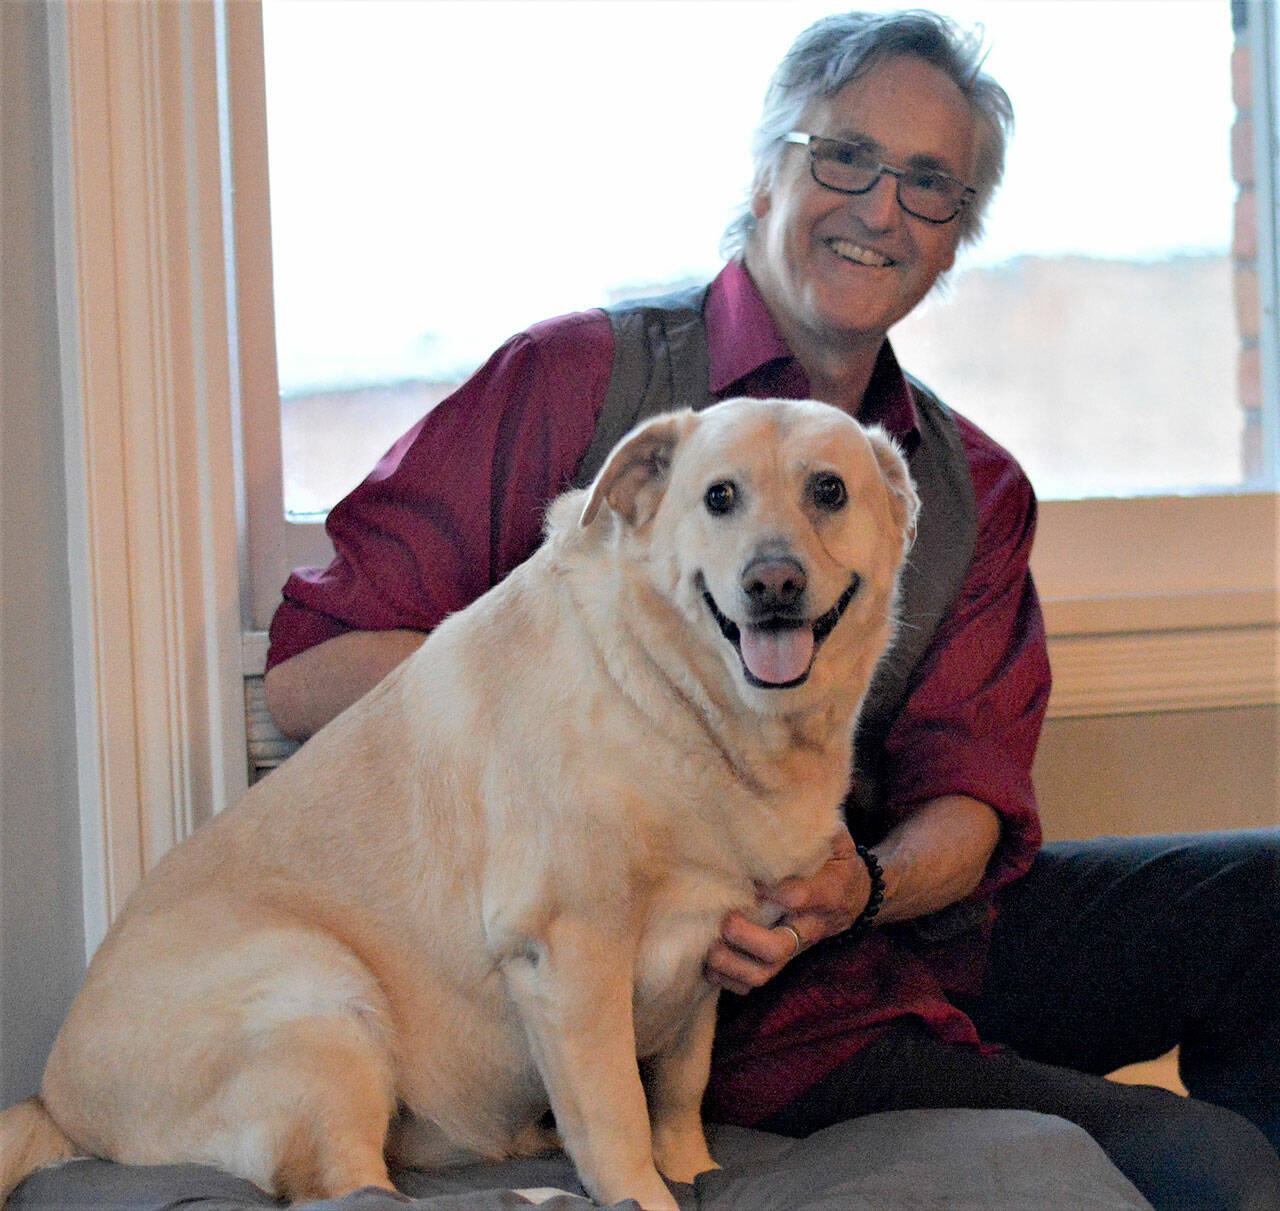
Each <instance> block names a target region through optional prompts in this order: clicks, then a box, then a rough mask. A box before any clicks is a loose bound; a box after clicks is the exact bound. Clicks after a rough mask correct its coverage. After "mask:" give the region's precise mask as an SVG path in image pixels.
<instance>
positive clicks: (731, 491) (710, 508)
mask: <svg viewBox="0 0 1280 1211" xmlns="http://www.w3.org/2000/svg"><path fill="white" fill-rule="evenodd" d="M702 500H703V503H704V504H705V505H706V506H707V512H708V513H711V514H714V515H715V516H716V517H723V516H724V514H726V513H730V512H732V511H733V506H734V505H736V504H737V503H738V486H737V485H736V484H735V483H734V482H733V480H731V479H722V480H720V481H719V482H718V483H714V484H712V485H711V487H709V488H708V489H707V492H706V495H705V496H704V497H703V498H702Z"/></svg>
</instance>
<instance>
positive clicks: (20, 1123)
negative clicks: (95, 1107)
mask: <svg viewBox="0 0 1280 1211" xmlns="http://www.w3.org/2000/svg"><path fill="white" fill-rule="evenodd" d="M80 1155H83V1154H82V1153H81V1152H80V1150H79V1149H78V1148H77V1147H76V1146H75V1144H73V1143H72V1142H71V1141H70V1140H69V1139H68V1138H67V1137H66V1136H65V1135H64V1134H63V1132H62V1129H61V1128H60V1127H59V1126H58V1124H57V1123H55V1122H54V1121H53V1119H52V1118H51V1117H50V1116H49V1112H48V1111H47V1110H46V1109H45V1108H44V1103H43V1102H42V1101H41V1100H40V1099H39V1098H38V1097H29V1098H27V1100H26V1101H25V1102H19V1103H18V1104H17V1105H16V1106H14V1107H13V1108H12V1109H11V1110H6V1111H5V1112H4V1113H3V1114H0V1208H3V1207H4V1204H5V1201H6V1200H7V1199H8V1197H9V1195H10V1194H11V1193H12V1192H13V1188H14V1187H15V1186H16V1185H17V1184H18V1183H19V1182H20V1181H22V1179H23V1178H24V1177H26V1176H27V1175H28V1174H31V1173H34V1172H35V1171H36V1170H37V1169H43V1168H44V1167H45V1166H46V1165H52V1164H54V1163H55V1162H57V1161H61V1160H68V1159H69V1158H71V1157H73V1156H80Z"/></svg>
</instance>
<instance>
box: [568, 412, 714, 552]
mask: <svg viewBox="0 0 1280 1211" xmlns="http://www.w3.org/2000/svg"><path fill="white" fill-rule="evenodd" d="M693 420H694V416H693V413H692V412H691V411H689V410H687V409H686V410H685V411H683V412H673V413H670V414H667V415H664V416H657V417H654V418H653V419H652V420H648V421H645V422H644V424H642V425H640V426H639V427H638V428H636V429H633V430H632V431H631V432H630V433H629V434H627V436H626V437H624V438H623V439H622V441H620V442H619V443H618V444H617V445H616V446H614V448H613V452H612V453H611V454H610V455H609V457H608V458H607V459H606V460H605V464H604V466H603V467H601V468H600V473H599V474H598V475H597V476H596V478H595V483H593V484H592V485H591V491H590V492H589V493H588V495H587V503H586V504H585V505H584V506H583V509H582V518H581V521H580V524H581V525H583V526H589V525H590V524H591V523H592V521H594V520H595V516H596V514H597V513H598V512H599V511H600V506H601V505H602V504H608V506H609V508H611V509H612V510H613V511H614V512H615V513H616V514H617V515H618V516H619V517H621V518H622V519H623V521H625V522H626V523H627V525H629V526H632V527H636V526H641V525H643V524H644V523H645V522H646V521H648V520H649V519H650V518H651V517H652V516H653V515H654V513H656V512H657V509H658V505H659V504H661V502H662V496H663V493H664V492H666V490H667V475H668V472H669V471H670V468H671V458H672V455H673V454H674V453H675V448H676V446H677V445H678V444H679V443H680V439H681V438H682V437H683V436H684V434H685V432H686V431H687V430H688V428H689V426H690V425H691V424H692V423H693Z"/></svg>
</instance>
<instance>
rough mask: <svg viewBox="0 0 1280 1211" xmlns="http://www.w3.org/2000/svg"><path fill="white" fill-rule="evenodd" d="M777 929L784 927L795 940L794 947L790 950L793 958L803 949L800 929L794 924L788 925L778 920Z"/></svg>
mask: <svg viewBox="0 0 1280 1211" xmlns="http://www.w3.org/2000/svg"><path fill="white" fill-rule="evenodd" d="M777 928H778V929H785V930H786V931H787V933H789V934H790V935H791V936H792V937H793V938H795V940H796V948H795V950H793V951H792V952H791V957H792V958H793V959H794V958H795V957H796V955H798V954H799V953H800V952H801V951H802V950H803V949H804V939H803V938H802V937H801V936H800V931H799V930H798V929H796V927H795V926H794V925H788V924H787V923H786V922H785V921H779V922H778V925H777Z"/></svg>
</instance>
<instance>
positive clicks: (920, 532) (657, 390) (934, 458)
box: [574, 287, 978, 843]
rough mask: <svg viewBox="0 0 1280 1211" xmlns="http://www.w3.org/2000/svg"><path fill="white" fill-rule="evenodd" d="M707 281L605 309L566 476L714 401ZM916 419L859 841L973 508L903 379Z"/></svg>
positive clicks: (874, 695)
mask: <svg viewBox="0 0 1280 1211" xmlns="http://www.w3.org/2000/svg"><path fill="white" fill-rule="evenodd" d="M705 298H706V287H698V288H697V289H694V290H686V291H681V292H679V293H676V294H671V295H666V296H664V297H662V298H656V299H645V300H641V301H637V302H632V303H624V304H621V305H619V306H617V307H614V308H611V309H610V310H609V313H608V314H609V320H610V323H611V324H612V326H613V339H614V350H613V368H612V371H611V373H610V377H609V389H608V392H607V393H606V395H605V400H604V406H603V407H602V409H601V412H600V417H599V420H598V421H597V422H596V429H595V433H594V435H593V437H592V440H591V443H590V445H589V446H588V447H587V451H586V453H585V454H584V455H583V457H582V461H581V462H580V463H579V464H578V469H577V471H576V473H575V476H574V483H575V484H576V485H577V486H580V487H581V486H585V485H587V484H589V483H590V482H591V481H592V479H594V477H595V475H596V472H598V471H599V470H600V468H601V466H603V465H604V460H605V458H606V457H607V456H608V454H609V451H610V450H612V449H613V447H614V446H615V445H616V444H617V442H618V441H619V440H620V439H621V438H622V437H623V435H624V434H626V433H627V432H629V431H630V430H631V429H632V428H633V427H634V426H635V425H636V424H638V423H639V422H640V421H642V420H645V419H647V418H648V417H650V416H656V415H658V414H660V413H662V412H669V411H671V410H672V409H674V408H685V407H691V408H694V409H699V408H705V407H706V406H707V405H708V404H713V403H715V402H716V397H715V396H714V395H712V393H711V387H710V358H709V356H708V352H707V330H706V325H705V324H704V323H703V319H702V306H703V302H704V300H705ZM908 381H909V382H910V386H911V393H912V397H913V398H914V400H915V405H916V411H917V413H918V415H919V420H920V442H919V444H918V445H917V446H916V448H915V450H913V451H912V452H911V454H910V455H909V457H908V460H907V461H908V465H909V467H910V469H911V476H912V479H913V480H914V481H915V485H916V491H917V492H918V493H919V494H920V500H921V508H920V518H919V523H918V527H917V533H916V541H915V545H914V546H913V547H912V548H911V552H910V556H909V558H908V560H907V565H906V567H905V569H904V571H903V575H902V596H901V603H900V615H901V626H900V628H899V630H898V635H897V638H896V640H895V641H894V644H893V646H892V647H891V648H890V649H889V652H888V654H887V655H886V656H885V658H884V660H882V661H881V663H880V666H879V667H878V669H877V670H876V675H875V678H874V680H873V681H872V684H871V690H870V692H869V693H868V695H867V700H866V703H865V704H864V706H863V712H862V718H861V721H860V723H859V726H858V736H857V764H858V771H857V777H856V778H855V787H854V791H853V793H852V795H851V798H850V802H849V803H848V804H847V807H846V815H847V816H848V820H849V827H850V829H851V830H852V831H853V833H854V835H855V836H856V837H857V838H858V840H860V841H866V842H868V843H871V842H874V841H877V840H879V838H880V837H881V836H882V835H883V833H884V830H885V828H886V826H887V819H886V818H885V815H884V809H885V801H884V791H883V779H884V773H885V759H886V758H885V750H884V740H885V737H886V736H887V735H888V732H889V728H890V727H891V726H892V724H893V721H894V719H895V718H896V717H897V715H898V712H899V711H900V710H901V709H902V707H903V704H904V703H905V702H906V699H907V697H908V695H909V694H910V692H911V690H912V688H913V686H914V684H915V674H916V670H917V668H918V666H919V665H920V662H921V660H922V659H923V657H924V655H925V652H926V651H927V650H928V647H929V644H930V642H931V641H932V639H933V636H934V633H935V631H936V630H937V629H938V626H939V624H940V623H941V621H942V619H943V618H944V617H945V616H946V614H947V611H948V610H949V609H950V608H951V605H952V603H953V602H954V601H955V598H956V595H957V594H958V593H959V591H960V587H961V585H962V584H963V583H964V578H965V575H966V574H967V572H968V570H969V565H970V563H971V562H972V560H973V552H974V546H975V543H976V540H977V531H978V526H977V505H976V503H975V501H974V495H973V481H972V479H971V478H970V475H969V464H968V461H967V460H966V459H965V456H964V449H963V447H962V445H961V441H960V432H959V430H958V429H957V428H956V423H955V419H954V418H953V417H952V415H951V412H950V410H949V409H948V408H947V406H946V405H945V404H944V403H942V401H941V400H939V399H938V398H937V397H936V396H935V395H933V393H932V392H930V391H929V390H928V389H927V388H925V387H924V386H922V385H921V384H920V383H918V382H916V381H915V380H914V379H909V380H908Z"/></svg>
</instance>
